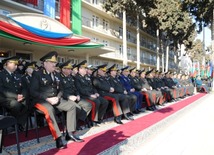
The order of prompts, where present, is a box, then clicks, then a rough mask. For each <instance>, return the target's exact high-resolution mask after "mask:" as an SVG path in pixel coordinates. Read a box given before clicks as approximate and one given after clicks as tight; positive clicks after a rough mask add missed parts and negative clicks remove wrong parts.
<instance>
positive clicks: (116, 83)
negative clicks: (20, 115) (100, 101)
mask: <svg viewBox="0 0 214 155" xmlns="http://www.w3.org/2000/svg"><path fill="white" fill-rule="evenodd" d="M117 70H118V69H117V67H116V64H114V65H112V66H111V67H109V68H108V73H109V74H110V75H109V82H110V85H111V86H112V87H113V88H114V94H120V95H121V96H122V97H123V98H127V99H128V103H129V109H128V111H127V107H125V105H121V107H122V109H124V108H125V110H123V113H125V114H126V116H125V117H127V115H128V117H131V116H132V115H133V113H132V112H133V111H134V110H135V104H136V101H137V96H135V95H134V94H131V93H129V92H127V91H126V89H125V88H124V87H123V85H122V83H121V82H120V80H119V78H118V76H117ZM124 111H126V112H124Z"/></svg>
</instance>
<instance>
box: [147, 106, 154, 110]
mask: <svg viewBox="0 0 214 155" xmlns="http://www.w3.org/2000/svg"><path fill="white" fill-rule="evenodd" d="M146 110H149V111H154V109H153V108H152V107H151V106H150V107H146Z"/></svg>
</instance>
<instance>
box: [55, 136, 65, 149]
mask: <svg viewBox="0 0 214 155" xmlns="http://www.w3.org/2000/svg"><path fill="white" fill-rule="evenodd" d="M56 148H58V149H63V148H65V145H64V144H63V142H62V138H61V137H58V138H57V139H56Z"/></svg>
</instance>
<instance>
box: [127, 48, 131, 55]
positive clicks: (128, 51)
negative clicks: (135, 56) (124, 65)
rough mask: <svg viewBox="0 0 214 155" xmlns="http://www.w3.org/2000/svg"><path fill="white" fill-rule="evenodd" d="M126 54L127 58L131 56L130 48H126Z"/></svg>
mask: <svg viewBox="0 0 214 155" xmlns="http://www.w3.org/2000/svg"><path fill="white" fill-rule="evenodd" d="M127 54H128V56H131V55H132V53H131V48H130V47H128V48H127Z"/></svg>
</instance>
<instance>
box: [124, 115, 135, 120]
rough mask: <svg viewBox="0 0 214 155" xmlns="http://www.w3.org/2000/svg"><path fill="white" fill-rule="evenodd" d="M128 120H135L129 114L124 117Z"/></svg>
mask: <svg viewBox="0 0 214 155" xmlns="http://www.w3.org/2000/svg"><path fill="white" fill-rule="evenodd" d="M123 116H124V118H125V119H126V120H134V118H133V117H132V116H128V114H124V115H123Z"/></svg>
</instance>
